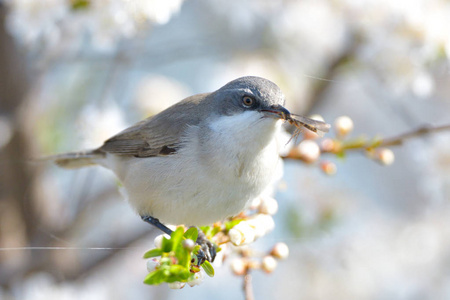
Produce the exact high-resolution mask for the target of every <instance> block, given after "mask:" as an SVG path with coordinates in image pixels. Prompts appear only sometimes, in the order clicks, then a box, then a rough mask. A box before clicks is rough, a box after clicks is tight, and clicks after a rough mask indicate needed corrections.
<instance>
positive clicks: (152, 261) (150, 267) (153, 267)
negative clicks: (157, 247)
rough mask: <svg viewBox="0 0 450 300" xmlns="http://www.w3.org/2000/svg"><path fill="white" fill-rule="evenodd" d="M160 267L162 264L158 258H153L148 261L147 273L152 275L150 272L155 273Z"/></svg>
mask: <svg viewBox="0 0 450 300" xmlns="http://www.w3.org/2000/svg"><path fill="white" fill-rule="evenodd" d="M160 265H161V264H160V262H159V260H158V259H156V258H151V259H149V260H147V271H148V272H149V273H150V272H153V271H155V270H156V268H157V267H159V266H160Z"/></svg>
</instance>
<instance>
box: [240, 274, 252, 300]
mask: <svg viewBox="0 0 450 300" xmlns="http://www.w3.org/2000/svg"><path fill="white" fill-rule="evenodd" d="M243 278H244V286H243V288H244V295H245V300H254V299H255V296H254V295H253V286H252V275H251V274H250V273H249V272H248V271H247V272H246V274H245V276H244V277H243Z"/></svg>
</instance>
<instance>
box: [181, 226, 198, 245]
mask: <svg viewBox="0 0 450 300" xmlns="http://www.w3.org/2000/svg"><path fill="white" fill-rule="evenodd" d="M183 236H184V237H185V238H186V239H191V240H193V241H194V242H196V241H197V238H198V229H197V228H195V227H191V228H189V229H188V230H186V232H185V233H184V235H183Z"/></svg>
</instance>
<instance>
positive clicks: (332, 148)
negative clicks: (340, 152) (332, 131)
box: [320, 138, 337, 153]
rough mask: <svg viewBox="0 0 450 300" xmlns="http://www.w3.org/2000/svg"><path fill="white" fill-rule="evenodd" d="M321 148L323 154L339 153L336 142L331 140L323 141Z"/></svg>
mask: <svg viewBox="0 0 450 300" xmlns="http://www.w3.org/2000/svg"><path fill="white" fill-rule="evenodd" d="M320 146H321V147H322V151H323V152H332V153H334V152H337V151H336V150H337V149H336V148H337V147H336V142H335V141H334V140H333V139H330V138H326V139H323V140H322V142H321V143H320Z"/></svg>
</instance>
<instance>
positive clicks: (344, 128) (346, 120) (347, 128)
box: [334, 116, 353, 136]
mask: <svg viewBox="0 0 450 300" xmlns="http://www.w3.org/2000/svg"><path fill="white" fill-rule="evenodd" d="M334 130H336V133H337V135H338V136H346V135H347V134H349V133H350V132H351V131H352V130H353V120H352V119H351V118H350V117H348V116H340V117H338V118H337V119H336V120H335V121H334Z"/></svg>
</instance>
